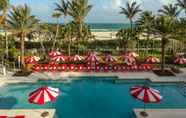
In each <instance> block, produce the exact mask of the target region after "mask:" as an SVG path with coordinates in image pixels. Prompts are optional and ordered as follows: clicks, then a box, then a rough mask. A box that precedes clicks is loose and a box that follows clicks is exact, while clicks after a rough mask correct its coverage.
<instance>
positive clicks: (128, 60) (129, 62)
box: [122, 56, 136, 66]
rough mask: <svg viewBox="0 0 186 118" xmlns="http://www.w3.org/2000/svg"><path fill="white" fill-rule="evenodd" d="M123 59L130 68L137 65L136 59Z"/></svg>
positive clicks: (124, 57)
mask: <svg viewBox="0 0 186 118" xmlns="http://www.w3.org/2000/svg"><path fill="white" fill-rule="evenodd" d="M122 58H123V61H124V63H125V64H127V65H129V66H130V65H134V64H136V59H135V58H134V57H130V56H123V57H122Z"/></svg>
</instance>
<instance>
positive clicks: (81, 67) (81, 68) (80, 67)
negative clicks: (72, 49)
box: [78, 64, 84, 72]
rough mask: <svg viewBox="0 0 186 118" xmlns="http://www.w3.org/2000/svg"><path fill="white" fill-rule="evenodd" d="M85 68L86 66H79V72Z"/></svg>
mask: <svg viewBox="0 0 186 118" xmlns="http://www.w3.org/2000/svg"><path fill="white" fill-rule="evenodd" d="M83 68H84V66H83V65H82V64H79V65H78V71H79V72H81V71H83Z"/></svg>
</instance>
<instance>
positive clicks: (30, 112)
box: [0, 109, 55, 118]
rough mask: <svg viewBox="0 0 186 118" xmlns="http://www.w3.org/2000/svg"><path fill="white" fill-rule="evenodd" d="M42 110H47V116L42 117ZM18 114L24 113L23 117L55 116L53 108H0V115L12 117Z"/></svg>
mask: <svg viewBox="0 0 186 118" xmlns="http://www.w3.org/2000/svg"><path fill="white" fill-rule="evenodd" d="M43 112H48V113H49V114H48V116H46V117H42V116H41V114H42V113H43ZM18 115H24V116H25V118H55V109H11V110H5V109H4V110H2V109H1V110H0V116H8V117H10V118H14V117H15V116H18Z"/></svg>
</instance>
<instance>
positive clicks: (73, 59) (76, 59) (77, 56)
mask: <svg viewBox="0 0 186 118" xmlns="http://www.w3.org/2000/svg"><path fill="white" fill-rule="evenodd" d="M81 60H82V57H81V56H79V55H74V56H72V57H70V61H73V62H77V61H81Z"/></svg>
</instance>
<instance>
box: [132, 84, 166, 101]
mask: <svg viewBox="0 0 186 118" xmlns="http://www.w3.org/2000/svg"><path fill="white" fill-rule="evenodd" d="M130 93H131V95H132V96H133V97H134V98H136V99H138V100H142V101H143V102H144V103H158V102H160V101H161V99H162V96H161V95H160V92H159V91H158V90H156V89H153V88H150V87H146V86H136V87H132V88H131V89H130Z"/></svg>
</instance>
